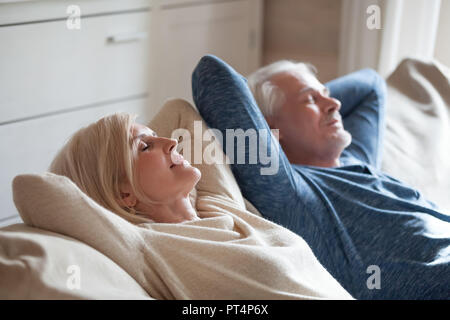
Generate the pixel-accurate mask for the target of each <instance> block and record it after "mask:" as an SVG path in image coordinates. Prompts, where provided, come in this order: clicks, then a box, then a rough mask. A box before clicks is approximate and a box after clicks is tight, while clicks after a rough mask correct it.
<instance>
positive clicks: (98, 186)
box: [49, 113, 153, 223]
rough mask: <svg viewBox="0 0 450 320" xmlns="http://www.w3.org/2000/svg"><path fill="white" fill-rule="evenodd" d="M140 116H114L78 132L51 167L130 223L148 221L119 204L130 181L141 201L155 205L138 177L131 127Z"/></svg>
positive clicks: (118, 114)
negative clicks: (121, 191)
mask: <svg viewBox="0 0 450 320" xmlns="http://www.w3.org/2000/svg"><path fill="white" fill-rule="evenodd" d="M136 117H137V115H135V114H128V113H115V114H112V115H108V116H105V117H103V118H101V119H99V120H98V121H96V122H94V123H92V124H90V125H89V126H87V127H83V128H81V129H80V130H78V131H77V132H75V133H74V134H73V135H72V137H71V138H70V139H69V141H68V142H67V143H66V144H65V145H64V146H63V147H62V149H61V150H60V151H59V152H58V154H57V155H56V157H55V158H54V159H53V161H52V163H51V164H50V167H49V171H50V172H53V173H55V174H58V175H63V176H66V177H68V178H69V179H71V180H72V181H73V182H74V183H75V184H76V185H77V186H78V187H79V188H80V189H81V191H83V192H84V193H86V194H87V195H88V196H89V197H91V198H92V199H93V200H95V201H96V202H97V203H99V204H100V205H101V206H103V207H105V208H106V209H108V210H110V211H112V212H114V213H116V214H118V215H119V216H121V217H123V218H124V219H126V220H127V221H129V222H131V223H142V222H149V221H150V220H149V219H146V218H144V217H140V216H137V215H135V214H133V213H132V211H131V212H130V210H129V208H126V207H125V206H124V204H121V203H119V199H121V197H120V187H121V184H122V183H126V182H129V183H130V185H131V187H132V188H133V191H134V193H135V194H136V196H137V198H138V199H139V200H140V201H144V202H146V203H153V202H152V201H151V200H150V199H148V197H147V196H146V195H145V194H144V193H143V192H142V191H141V188H140V185H138V184H137V183H136V182H137V181H138V179H137V177H136V170H135V165H134V163H135V161H134V160H135V158H136V155H137V145H136V144H135V143H133V136H132V133H131V128H132V125H133V123H134V122H135V119H136Z"/></svg>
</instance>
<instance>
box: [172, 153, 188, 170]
mask: <svg viewBox="0 0 450 320" xmlns="http://www.w3.org/2000/svg"><path fill="white" fill-rule="evenodd" d="M170 159H171V160H172V165H171V166H170V168H173V167H174V166H178V165H180V164H184V162H185V161H186V160H184V158H183V156H182V155H181V154H179V153H178V152H172V153H171V154H170Z"/></svg>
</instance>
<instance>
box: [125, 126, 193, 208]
mask: <svg viewBox="0 0 450 320" xmlns="http://www.w3.org/2000/svg"><path fill="white" fill-rule="evenodd" d="M132 135H133V139H135V140H136V141H135V143H137V160H136V170H137V178H138V183H139V184H140V186H141V190H142V191H143V192H144V193H145V194H146V195H147V196H148V197H149V198H150V199H152V200H154V201H158V202H160V203H167V204H168V203H170V202H173V200H175V199H176V198H179V197H184V196H187V195H188V194H189V192H190V191H191V190H192V189H193V188H194V187H195V185H196V184H197V182H198V181H199V180H200V177H201V173H200V171H199V170H198V169H197V168H195V167H192V166H191V165H190V164H189V162H188V161H186V160H184V158H183V157H182V156H181V155H180V154H179V153H178V152H177V151H176V146H177V141H176V140H175V139H169V138H163V137H158V136H157V135H156V133H155V132H154V131H152V130H151V129H149V128H148V127H146V126H143V125H141V124H138V123H135V124H133V127H132Z"/></svg>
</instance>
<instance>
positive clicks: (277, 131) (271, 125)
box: [266, 117, 283, 141]
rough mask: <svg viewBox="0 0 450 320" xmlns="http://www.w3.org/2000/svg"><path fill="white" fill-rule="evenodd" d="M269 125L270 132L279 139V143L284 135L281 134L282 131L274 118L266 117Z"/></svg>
mask: <svg viewBox="0 0 450 320" xmlns="http://www.w3.org/2000/svg"><path fill="white" fill-rule="evenodd" d="M266 121H267V124H268V125H269V128H270V131H271V132H272V134H273V135H274V136H275V137H276V138H277V139H278V141H281V139H282V138H283V135H282V134H281V129H280V128H277V125H276V120H275V118H274V117H266Z"/></svg>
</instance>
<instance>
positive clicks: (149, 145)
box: [141, 142, 153, 151]
mask: <svg viewBox="0 0 450 320" xmlns="http://www.w3.org/2000/svg"><path fill="white" fill-rule="evenodd" d="M143 145H144V146H143V148H142V149H141V151H146V150H151V149H152V148H153V142H148V143H144V144H143Z"/></svg>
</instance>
